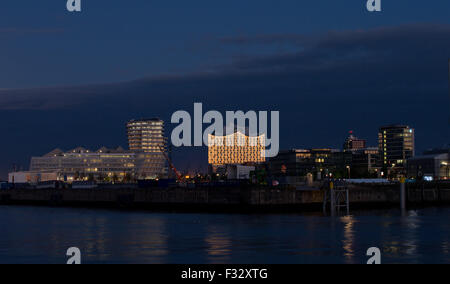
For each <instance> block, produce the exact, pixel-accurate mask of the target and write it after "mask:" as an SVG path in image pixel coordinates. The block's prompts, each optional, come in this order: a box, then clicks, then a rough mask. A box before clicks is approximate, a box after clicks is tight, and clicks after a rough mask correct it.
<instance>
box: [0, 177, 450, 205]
mask: <svg viewBox="0 0 450 284" xmlns="http://www.w3.org/2000/svg"><path fill="white" fill-rule="evenodd" d="M324 194H325V190H324V189H318V188H317V189H313V188H311V189H302V190H298V189H295V188H268V187H256V186H241V187H224V188H212V187H201V188H181V187H177V188H145V189H141V188H117V189H115V188H105V189H9V190H0V205H22V204H23V205H44V206H83V207H118V208H143V209H164V210H172V209H177V208H183V209H190V210H194V211H196V210H203V209H207V210H215V209H217V210H221V209H227V208H228V209H251V208H253V209H255V208H259V209H262V210H264V209H273V208H278V209H283V208H284V209H288V208H289V209H290V210H294V211H302V210H303V209H304V210H307V209H314V210H318V209H321V208H322V204H323V199H324ZM349 199H350V206H351V207H354V208H356V207H357V208H361V209H364V208H365V207H368V208H369V207H370V208H373V207H377V206H386V205H388V206H389V205H390V206H397V205H398V204H399V202H400V186H399V185H398V184H392V185H350V186H349ZM407 203H408V205H420V204H450V183H443V184H429V185H426V186H425V185H417V184H411V185H408V186H407Z"/></svg>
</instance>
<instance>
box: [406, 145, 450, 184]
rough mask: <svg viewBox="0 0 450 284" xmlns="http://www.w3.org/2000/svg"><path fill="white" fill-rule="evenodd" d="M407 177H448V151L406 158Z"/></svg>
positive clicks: (449, 170)
mask: <svg viewBox="0 0 450 284" xmlns="http://www.w3.org/2000/svg"><path fill="white" fill-rule="evenodd" d="M407 169H408V172H407V173H408V177H411V178H416V179H419V180H429V181H431V180H448V179H450V153H449V152H447V153H434V154H426V155H423V156H417V157H414V158H410V159H409V160H408V165H407Z"/></svg>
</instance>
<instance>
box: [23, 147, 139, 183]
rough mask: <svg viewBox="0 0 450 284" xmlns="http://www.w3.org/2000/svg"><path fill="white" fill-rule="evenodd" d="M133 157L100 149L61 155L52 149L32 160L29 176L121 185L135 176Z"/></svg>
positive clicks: (78, 150)
mask: <svg viewBox="0 0 450 284" xmlns="http://www.w3.org/2000/svg"><path fill="white" fill-rule="evenodd" d="M136 162H137V156H136V154H135V153H132V152H129V151H126V150H124V149H123V148H120V147H119V148H117V149H108V148H106V147H102V148H100V149H99V150H97V151H91V150H88V149H85V148H83V147H78V148H75V149H73V150H70V151H67V152H63V151H62V150H60V149H55V150H53V151H52V152H50V153H48V154H46V155H44V156H42V157H32V158H31V164H30V172H32V173H44V172H55V173H57V180H61V181H68V182H72V181H74V180H98V181H123V180H127V179H128V180H130V179H131V178H132V177H135V176H136V175H137V174H138V173H139V169H138V168H137V167H136Z"/></svg>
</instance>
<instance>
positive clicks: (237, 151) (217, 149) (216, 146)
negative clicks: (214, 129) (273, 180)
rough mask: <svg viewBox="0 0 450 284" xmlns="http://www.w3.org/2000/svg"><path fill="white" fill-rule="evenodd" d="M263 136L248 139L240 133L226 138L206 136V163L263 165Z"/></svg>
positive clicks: (264, 159) (248, 137) (264, 158)
mask: <svg viewBox="0 0 450 284" xmlns="http://www.w3.org/2000/svg"><path fill="white" fill-rule="evenodd" d="M265 161H266V157H265V136H264V135H261V136H257V137H250V136H247V135H245V134H242V133H240V132H236V133H234V134H231V135H228V136H215V135H211V134H210V135H208V163H209V164H210V165H230V164H246V163H263V162H265Z"/></svg>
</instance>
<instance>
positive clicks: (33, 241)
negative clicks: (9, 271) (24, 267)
mask: <svg viewBox="0 0 450 284" xmlns="http://www.w3.org/2000/svg"><path fill="white" fill-rule="evenodd" d="M449 217H450V209H449V208H429V209H423V210H417V211H408V212H407V214H406V215H404V216H402V214H401V213H400V211H395V210H394V211H374V212H365V213H359V212H356V213H354V215H352V216H345V217H336V218H332V217H323V216H321V215H316V216H314V215H309V216H307V215H295V214H286V215H279V214H268V215H244V214H243V215H240V214H229V215H226V214H183V213H180V214H176V213H151V212H122V211H107V210H88V209H70V208H43V207H1V206H0V226H1V227H2V232H1V234H0V263H65V261H66V256H65V252H66V250H67V248H69V247H73V246H75V247H79V248H80V249H81V251H82V260H83V262H84V263H365V262H366V261H367V259H368V257H367V256H366V251H367V249H368V248H370V247H379V248H380V249H381V251H382V262H383V263H448V262H449V261H450V257H449V256H450V223H449V219H450V218H449Z"/></svg>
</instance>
